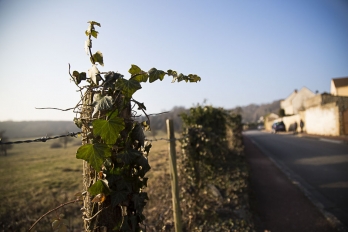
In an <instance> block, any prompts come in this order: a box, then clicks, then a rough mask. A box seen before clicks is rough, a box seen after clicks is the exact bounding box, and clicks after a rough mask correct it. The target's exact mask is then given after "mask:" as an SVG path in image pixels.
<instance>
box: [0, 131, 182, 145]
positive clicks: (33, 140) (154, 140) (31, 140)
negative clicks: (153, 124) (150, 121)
mask: <svg viewBox="0 0 348 232" xmlns="http://www.w3.org/2000/svg"><path fill="white" fill-rule="evenodd" d="M81 133H82V132H81V131H80V132H68V133H67V134H64V135H57V136H53V137H48V136H45V137H41V138H37V139H29V140H21V141H9V142H3V141H1V138H0V145H9V144H20V143H34V142H46V141H48V140H51V139H59V138H63V137H76V136H77V135H79V134H81ZM187 137H188V136H185V137H181V138H173V139H166V138H154V139H147V138H145V141H148V142H158V141H167V142H170V141H179V140H182V139H185V138H187Z"/></svg>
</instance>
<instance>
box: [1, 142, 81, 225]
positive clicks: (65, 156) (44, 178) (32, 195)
mask: <svg viewBox="0 0 348 232" xmlns="http://www.w3.org/2000/svg"><path fill="white" fill-rule="evenodd" d="M53 142H56V141H48V142H46V143H43V142H39V143H28V144H15V145H13V148H12V149H11V150H9V151H8V155H7V156H0V186H1V187H0V202H1V205H0V228H1V227H2V228H4V229H5V231H6V229H8V230H12V231H23V230H28V229H29V227H30V225H31V224H32V223H33V222H34V221H35V220H36V219H38V218H39V217H40V216H41V215H43V214H44V213H45V212H47V211H48V210H50V209H53V208H55V207H56V206H58V205H60V204H61V203H64V202H66V201H68V200H72V199H74V194H75V193H76V192H78V191H80V190H82V175H81V174H82V161H81V160H77V159H76V158H75V153H76V150H77V148H78V146H77V144H78V143H79V138H76V139H74V140H73V141H72V142H71V143H69V144H68V147H67V148H66V149H64V148H58V149H52V148H50V146H51V144H52V143H53ZM73 207H74V208H75V209H74V210H75V211H76V213H78V214H79V213H80V212H79V210H78V209H79V208H80V205H78V203H77V204H76V205H75V206H73ZM68 208H69V207H68ZM70 208H71V207H70ZM68 211H69V210H68ZM70 211H71V209H70ZM61 212H63V213H67V212H65V211H64V210H61V211H60V212H58V213H61ZM76 213H71V212H70V213H69V212H68V213H67V214H68V215H67V216H69V214H70V216H72V215H75V214H76ZM56 214H57V213H53V214H52V215H50V216H49V217H48V218H47V219H45V220H43V223H45V224H43V223H41V224H38V226H37V228H36V229H37V231H47V229H48V228H50V225H49V224H50V221H49V219H51V218H53V217H54V216H56ZM47 224H48V225H47ZM9 226H10V227H9Z"/></svg>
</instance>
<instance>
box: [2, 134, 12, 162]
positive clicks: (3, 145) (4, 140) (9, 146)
mask: <svg viewBox="0 0 348 232" xmlns="http://www.w3.org/2000/svg"><path fill="white" fill-rule="evenodd" d="M5 132H6V131H5V130H3V131H0V139H1V142H7V141H8V138H7V137H6V136H4V134H5ZM10 149H12V144H1V146H0V154H1V153H3V154H4V155H5V156H7V150H10Z"/></svg>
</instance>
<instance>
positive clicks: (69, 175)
mask: <svg viewBox="0 0 348 232" xmlns="http://www.w3.org/2000/svg"><path fill="white" fill-rule="evenodd" d="M146 136H147V138H148V139H154V138H153V137H152V136H151V133H149V134H147V133H146ZM180 136H181V135H179V134H177V135H176V137H177V138H178V137H180ZM156 138H166V134H165V133H164V132H160V133H159V134H158V135H157V136H156ZM53 142H55V141H48V142H46V143H30V144H18V145H14V146H13V149H11V150H9V151H8V156H6V157H5V156H0V186H1V188H0V202H1V205H0V232H1V231H27V230H28V229H29V227H30V226H31V225H32V224H33V223H34V222H35V220H36V219H38V218H39V217H40V216H41V215H43V214H44V213H46V212H47V211H48V210H50V209H53V208H55V207H57V206H58V205H60V204H61V203H64V202H67V201H69V200H72V199H74V194H75V193H76V192H78V191H81V190H82V175H81V174H82V161H81V160H78V159H76V158H75V153H76V150H77V148H78V146H77V144H80V142H79V139H76V140H74V141H73V142H71V143H69V144H68V147H67V148H66V149H64V148H56V149H52V148H50V146H51V143H53ZM152 145H153V146H152V148H151V151H150V154H149V157H148V159H149V164H150V166H151V170H150V171H149V172H148V174H147V177H149V180H148V187H147V188H146V189H145V191H146V192H148V196H149V199H150V200H149V202H148V204H147V205H146V206H145V211H144V215H145V216H146V221H145V224H146V225H147V231H150V232H151V231H174V228H173V216H172V201H171V185H170V173H169V155H168V142H167V141H154V142H152ZM176 145H177V146H176V152H177V164H178V166H180V163H181V160H180V158H181V149H180V143H179V142H177V144H176ZM179 169H180V168H179ZM237 179H238V180H239V179H240V177H236V178H234V177H231V181H232V180H237ZM180 181H181V179H180V176H179V182H180ZM239 191H240V189H239V188H237V189H236V191H235V192H239ZM183 204H184V205H183ZM182 207H183V208H185V202H183V201H182ZM80 208H81V203H75V204H72V205H69V206H66V207H63V208H62V209H60V210H59V211H57V212H54V213H52V214H50V215H49V216H48V217H45V218H44V219H43V220H42V221H41V222H40V223H39V224H38V225H37V226H36V227H35V229H34V230H33V231H52V229H51V222H52V219H54V218H56V217H57V216H58V215H59V214H60V213H64V214H65V215H66V216H65V217H66V218H67V219H68V220H69V223H70V231H83V230H82V219H81V211H80Z"/></svg>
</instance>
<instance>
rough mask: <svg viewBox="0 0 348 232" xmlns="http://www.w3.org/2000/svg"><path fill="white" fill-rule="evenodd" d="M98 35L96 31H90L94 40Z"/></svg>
mask: <svg viewBox="0 0 348 232" xmlns="http://www.w3.org/2000/svg"><path fill="white" fill-rule="evenodd" d="M98 33H99V32H97V31H96V30H94V29H93V30H91V35H92V36H93V37H94V38H97V37H98Z"/></svg>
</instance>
